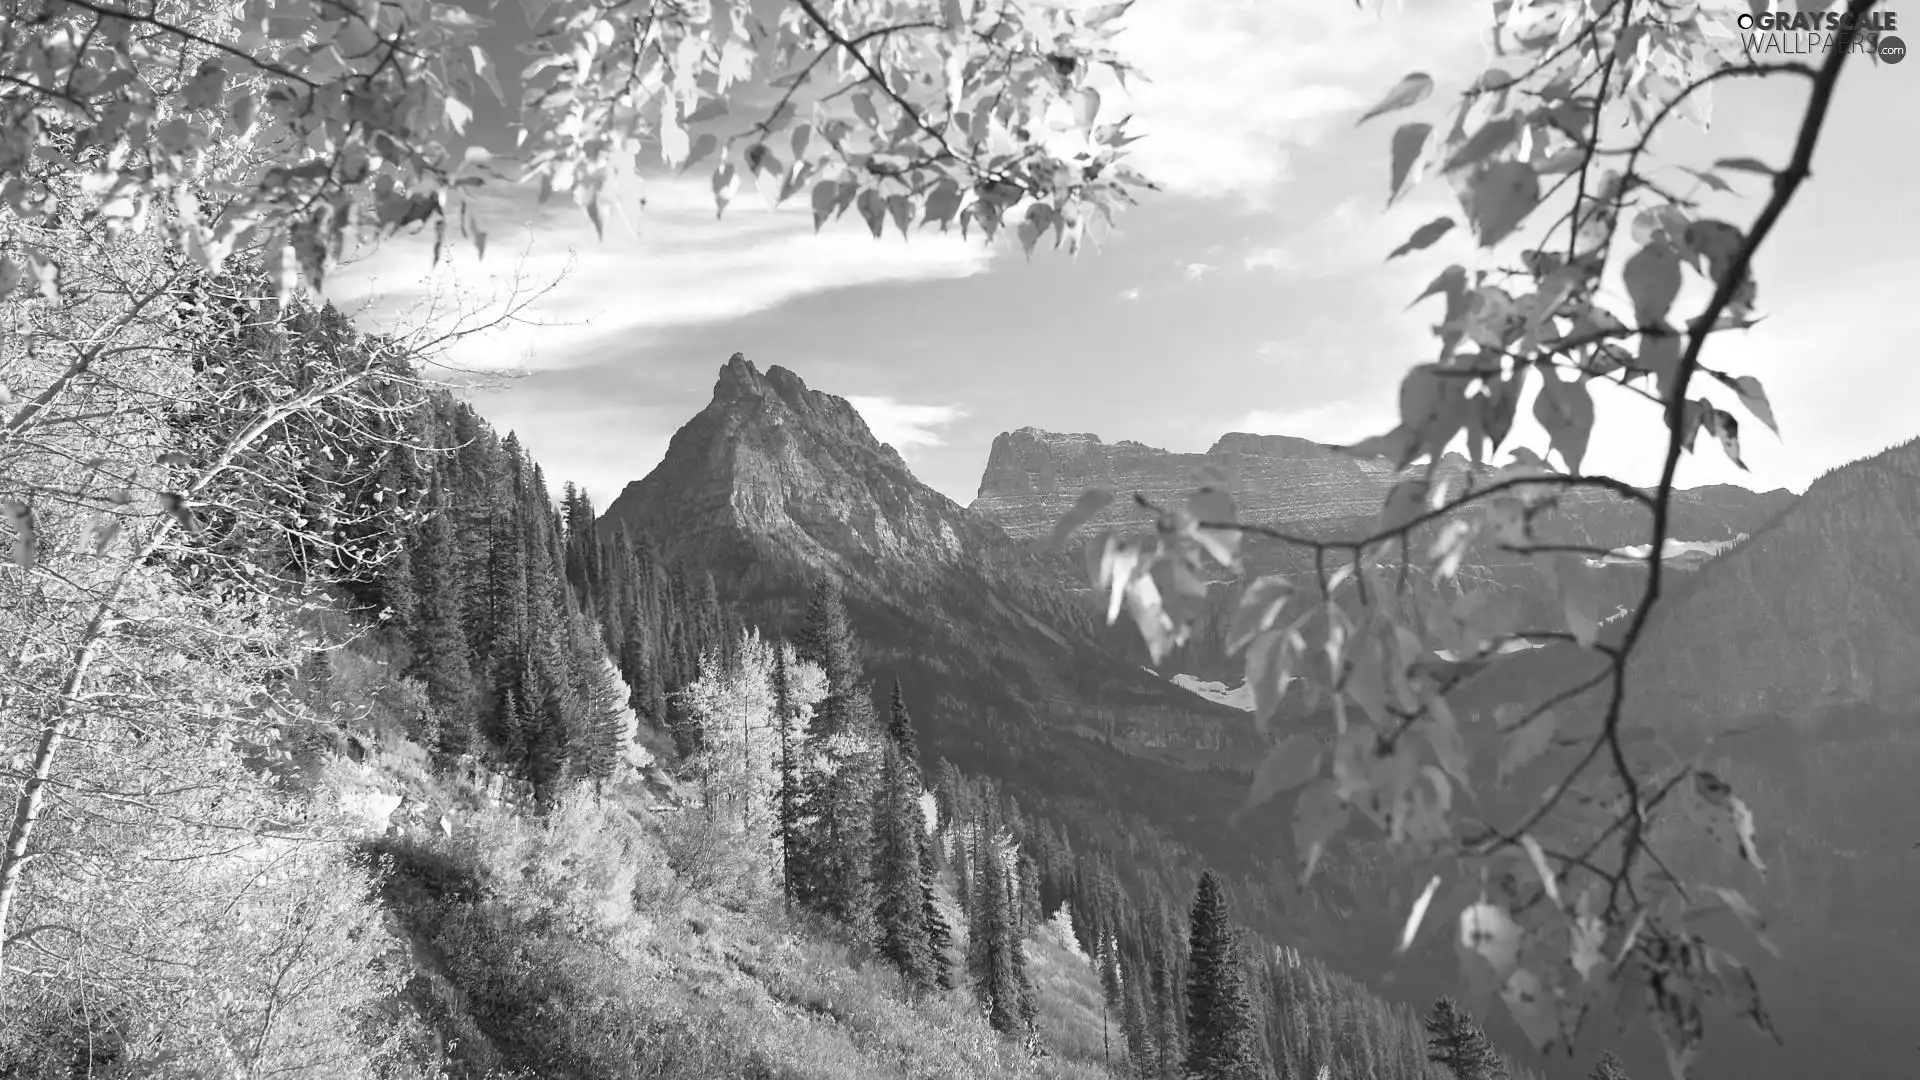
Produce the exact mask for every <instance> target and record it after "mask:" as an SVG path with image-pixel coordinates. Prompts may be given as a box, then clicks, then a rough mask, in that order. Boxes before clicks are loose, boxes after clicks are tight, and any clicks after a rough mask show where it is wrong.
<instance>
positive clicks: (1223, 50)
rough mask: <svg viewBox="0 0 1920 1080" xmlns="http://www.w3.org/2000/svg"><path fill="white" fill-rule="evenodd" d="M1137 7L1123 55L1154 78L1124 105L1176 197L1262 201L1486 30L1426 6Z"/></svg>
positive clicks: (1466, 59) (1167, 0)
mask: <svg viewBox="0 0 1920 1080" xmlns="http://www.w3.org/2000/svg"><path fill="white" fill-rule="evenodd" d="M1195 8H1196V5H1195V4H1194V2H1193V0H1140V2H1139V3H1137V4H1136V5H1135V6H1134V7H1133V8H1132V9H1131V10H1130V11H1129V12H1128V14H1127V18H1126V22H1125V27H1126V29H1125V32H1124V33H1123V34H1122V35H1121V36H1120V39H1119V44H1120V47H1121V48H1122V49H1124V50H1125V52H1126V55H1127V56H1128V58H1129V59H1131V60H1132V61H1133V62H1134V63H1135V64H1137V65H1138V66H1139V68H1140V70H1141V71H1142V73H1144V74H1145V75H1146V76H1147V78H1148V79H1149V80H1150V81H1148V82H1145V83H1129V89H1128V93H1127V95H1126V96H1125V97H1124V99H1123V103H1124V104H1125V105H1126V106H1128V107H1130V108H1132V109H1133V110H1134V111H1135V113H1136V115H1137V116H1138V118H1139V119H1138V122H1137V123H1136V124H1135V125H1134V127H1135V129H1137V130H1138V131H1139V132H1140V133H1141V134H1145V135H1148V136H1150V137H1149V138H1146V139H1144V140H1142V141H1141V142H1140V143H1139V144H1138V145H1137V146H1136V147H1135V149H1136V151H1137V153H1138V161H1139V164H1140V166H1141V167H1142V169H1144V170H1145V171H1146V172H1147V173H1148V174H1149V175H1151V176H1153V177H1154V178H1155V179H1157V180H1159V181H1161V182H1162V183H1164V184H1166V185H1167V186H1168V187H1169V188H1170V189H1171V190H1173V191H1175V192H1178V193H1180V194H1186V195H1198V196H1207V197H1217V196H1237V197H1241V198H1245V199H1249V200H1253V201H1261V200H1263V198H1264V197H1265V196H1266V195H1268V194H1270V193H1271V190H1272V188H1273V185H1274V182H1275V181H1276V180H1278V179H1279V178H1281V177H1282V176H1283V175H1284V174H1285V172H1286V171H1287V168H1288V166H1289V164H1290V161H1291V159H1292V157H1293V155H1294V153H1295V152H1296V151H1299V150H1301V149H1305V148H1309V147H1312V146H1314V145H1316V144H1317V143H1318V142H1320V140H1321V139H1322V137H1323V136H1324V135H1325V134H1326V133H1327V131H1328V130H1329V129H1330V127H1331V126H1333V125H1335V124H1339V123H1342V122H1346V123H1350V122H1351V117H1353V116H1355V115H1357V113H1358V112H1359V110H1361V109H1364V108H1365V107H1366V105H1367V104H1368V103H1369V102H1370V101H1371V100H1373V99H1375V98H1377V97H1378V96H1379V95H1380V94H1381V93H1383V92H1384V91H1385V90H1386V88H1387V87H1388V86H1390V85H1391V84H1392V82H1393V80H1394V79H1396V78H1398V77H1399V76H1400V74H1402V72H1401V71H1400V70H1398V69H1399V68H1401V67H1408V68H1411V67H1419V68H1423V69H1425V70H1430V71H1431V70H1436V69H1439V70H1446V69H1448V68H1449V67H1451V66H1458V64H1467V65H1470V64H1471V63H1473V62H1476V61H1477V60H1478V59H1479V58H1480V56H1482V55H1484V53H1483V50H1482V49H1481V48H1480V47H1479V45H1478V42H1479V36H1480V32H1479V26H1480V20H1477V19H1475V18H1470V17H1468V16H1467V15H1466V14H1465V13H1463V12H1461V11H1460V10H1459V9H1455V8H1450V7H1449V8H1446V9H1439V8H1437V7H1435V8H1430V7H1427V6H1424V5H1423V6H1421V7H1420V8H1419V9H1418V10H1400V11H1394V12H1389V13H1385V14H1378V15H1377V14H1372V13H1368V12H1362V11H1356V10H1354V9H1353V8H1351V7H1350V6H1349V5H1346V4H1329V3H1315V4H1276V3H1274V2H1273V0H1209V2H1208V3H1207V4H1206V5H1205V11H1204V16H1203V17H1201V18H1195V15H1196V13H1197V12H1196V10H1195Z"/></svg>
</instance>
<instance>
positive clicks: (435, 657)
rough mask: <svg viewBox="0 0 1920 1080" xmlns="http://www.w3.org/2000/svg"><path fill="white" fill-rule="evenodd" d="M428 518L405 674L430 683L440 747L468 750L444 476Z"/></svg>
mask: <svg viewBox="0 0 1920 1080" xmlns="http://www.w3.org/2000/svg"><path fill="white" fill-rule="evenodd" d="M425 511H426V515H427V517H426V520H425V521H423V522H422V523H421V525H420V532H419V539H418V552H417V554H416V556H415V557H414V559H413V572H414V589H413V591H414V596H415V598H416V607H415V612H416V614H415V616H414V617H413V618H412V619H411V620H410V622H411V625H412V629H413V633H412V645H413V662H412V663H411V664H409V665H408V667H407V671H406V674H408V675H411V676H413V677H415V678H417V679H419V680H420V681H421V682H422V683H425V684H426V687H427V698H428V700H430V701H432V702H433V705H434V708H435V710H436V711H437V713H438V715H439V717H440V749H441V751H442V752H443V753H446V754H449V755H458V754H463V753H465V752H466V751H467V749H468V747H469V746H471V745H472V742H473V720H472V716H473V706H474V697H475V693H474V682H473V667H472V661H471V656H470V652H469V649H468V646H467V634H466V628H465V626H464V625H463V624H464V618H463V614H464V613H463V611H462V609H461V604H460V582H459V578H458V577H457V574H458V572H459V567H458V566H457V565H456V563H455V553H454V544H453V541H454V534H453V520H452V512H451V509H450V506H449V503H448V500H447V494H446V490H445V489H444V488H443V487H442V486H441V484H440V480H439V477H437V476H436V477H434V478H433V479H432V480H431V481H430V483H429V486H428V489H427V499H426V506H425Z"/></svg>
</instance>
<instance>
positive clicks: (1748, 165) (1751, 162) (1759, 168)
mask: <svg viewBox="0 0 1920 1080" xmlns="http://www.w3.org/2000/svg"><path fill="white" fill-rule="evenodd" d="M1713 167H1714V168H1716V169H1732V170H1733V171H1735V172H1750V173H1759V174H1760V175H1761V176H1772V175H1774V169H1773V167H1772V166H1770V165H1768V164H1767V163H1766V162H1764V161H1759V160H1757V159H1755V158H1750V157H1735V158H1721V159H1720V160H1719V161H1716V162H1714V163H1713Z"/></svg>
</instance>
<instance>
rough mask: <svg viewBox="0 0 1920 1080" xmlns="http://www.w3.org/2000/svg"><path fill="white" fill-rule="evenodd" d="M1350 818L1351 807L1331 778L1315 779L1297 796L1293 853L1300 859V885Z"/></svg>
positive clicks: (1294, 813)
mask: <svg viewBox="0 0 1920 1080" xmlns="http://www.w3.org/2000/svg"><path fill="white" fill-rule="evenodd" d="M1352 817H1353V810H1352V808H1350V807H1349V806H1348V805H1347V803H1346V801H1345V800H1344V799H1342V798H1341V797H1340V790H1339V788H1338V786H1337V785H1336V784H1335V783H1334V781H1332V780H1331V779H1327V778H1322V779H1320V780H1316V781H1314V782H1313V783H1312V784H1311V785H1310V786H1308V787H1307V788H1306V789H1305V790H1303V791H1302V792H1301V793H1300V798H1299V799H1298V801H1296V802H1295V803H1294V804H1293V850H1294V853H1295V854H1296V855H1298V856H1299V858H1300V884H1301V885H1303V886H1304V885H1305V884H1306V883H1307V882H1308V881H1310V880H1312V878H1313V871H1314V868H1315V867H1316V866H1318V865H1319V864H1320V856H1321V855H1323V854H1325V853H1326V850H1327V844H1328V842H1329V841H1331V840H1332V839H1333V838H1334V837H1335V836H1337V835H1339V833H1340V830H1342V829H1344V828H1346V827H1347V822H1348V821H1350V820H1351V819H1352Z"/></svg>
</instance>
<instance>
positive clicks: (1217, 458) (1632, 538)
mask: <svg viewBox="0 0 1920 1080" xmlns="http://www.w3.org/2000/svg"><path fill="white" fill-rule="evenodd" d="M1468 467H1469V466H1468V463H1467V460H1466V458H1464V457H1462V456H1461V455H1459V454H1448V455H1447V456H1446V457H1445V458H1443V459H1442V460H1441V465H1440V469H1439V470H1438V473H1437V476H1438V477H1439V478H1441V479H1444V480H1447V481H1448V482H1451V483H1458V482H1459V480H1460V478H1461V477H1462V476H1463V475H1464V474H1465V473H1466V471H1467V469H1468ZM1202 468H1214V469H1221V470H1224V471H1225V472H1226V474H1227V475H1228V476H1229V477H1231V478H1232V479H1231V484H1230V488H1231V490H1232V492H1233V496H1234V505H1235V506H1236V507H1238V509H1239V512H1240V518H1241V520H1242V521H1257V522H1262V523H1265V524H1271V525H1281V524H1286V525H1294V526H1301V527H1304V528H1305V529H1306V531H1309V532H1324V531H1327V530H1330V529H1331V530H1338V531H1347V530H1349V529H1351V528H1359V527H1364V525H1365V524H1366V523H1368V522H1370V521H1371V520H1372V519H1373V518H1374V517H1375V516H1376V515H1377V514H1378V513H1379V511H1380V506H1381V503H1382V501H1383V500H1384V499H1385V498H1386V495H1387V492H1388V490H1389V489H1391V488H1392V487H1393V485H1394V483H1395V482H1396V481H1398V480H1399V479H1400V478H1401V476H1402V475H1415V474H1417V473H1418V472H1420V471H1421V469H1422V468H1424V467H1416V468H1415V469H1414V470H1412V471H1410V472H1408V473H1406V474H1401V473H1399V472H1396V471H1395V469H1394V468H1393V464H1392V463H1391V462H1389V461H1387V460H1386V459H1384V458H1380V459H1373V460H1363V459H1359V458H1354V457H1352V456H1349V455H1347V454H1344V453H1341V452H1340V451H1337V450H1333V449H1330V448H1328V447H1326V446H1323V445H1321V444H1319V443H1315V442H1310V441H1308V440H1306V439H1295V438H1290V437H1288V436H1284V435H1248V434H1244V433H1240V432H1235V433H1231V434H1227V435H1222V436H1221V437H1220V439H1219V441H1217V442H1215V443H1214V444H1213V447H1212V448H1211V449H1209V450H1208V451H1207V452H1206V453H1204V454H1176V453H1171V452H1169V451H1166V450H1162V449H1160V448H1158V447H1153V446H1147V445H1145V444H1144V443H1137V442H1131V441H1121V442H1117V443H1111V444H1109V443H1104V442H1101V441H1100V437H1099V436H1097V435H1088V434H1078V435H1063V434H1059V433H1056V432H1051V431H1041V430H1039V429H1038V428H1030V427H1029V428H1021V429H1020V430H1018V431H1012V432H1005V433H1002V434H1001V435H999V436H998V437H997V438H995V439H994V440H993V448H992V449H991V450H990V451H989V452H988V455H987V467H986V470H985V471H984V472H983V473H982V474H981V477H980V493H979V495H978V496H977V497H976V498H975V499H974V501H973V503H972V504H971V505H970V506H969V509H971V510H973V511H974V512H975V513H976V514H979V515H981V516H982V517H985V518H988V519H990V520H992V521H994V522H996V523H998V524H999V525H1000V526H1001V528H1003V529H1005V530H1006V531H1007V533H1008V534H1009V535H1010V536H1014V537H1017V538H1020V539H1029V540H1030V539H1036V538H1039V537H1044V536H1046V535H1047V534H1048V533H1050V532H1051V531H1052V529H1053V524H1054V522H1056V521H1058V520H1059V519H1060V516H1061V515H1062V514H1065V513H1066V512H1067V511H1068V510H1069V509H1071V508H1072V507H1073V503H1074V500H1075V499H1077V498H1079V496H1080V493H1081V492H1082V491H1084V490H1086V489H1087V488H1091V487H1103V488H1108V489H1110V490H1112V491H1114V492H1117V493H1120V494H1122V495H1127V494H1131V493H1133V492H1139V493H1140V494H1142V495H1145V496H1146V497H1147V498H1148V499H1150V500H1152V501H1154V502H1155V503H1157V504H1159V505H1162V506H1177V505H1181V504H1182V503H1183V502H1184V500H1185V498H1186V496H1187V493H1188V492H1190V491H1192V490H1193V485H1194V476H1195V474H1196V472H1197V471H1198V470H1200V469H1202ZM1792 502H1793V495H1792V494H1791V493H1790V492H1787V491H1786V490H1784V489H1780V490H1775V491H1769V492H1765V493H1755V492H1751V491H1748V490H1746V489H1745V488H1739V487H1733V486H1731V485H1717V486H1713V487H1704V488H1697V489H1694V490H1691V491H1684V492H1681V493H1679V495H1678V496H1677V498H1676V519H1675V523H1676V526H1677V527H1676V530H1675V533H1674V536H1675V539H1678V540H1686V541H1715V540H1728V539H1732V538H1734V537H1736V536H1739V535H1742V534H1747V533H1751V532H1752V531H1753V530H1754V529H1755V528H1757V527H1759V526H1760V525H1762V524H1764V523H1765V522H1766V521H1768V520H1770V519H1771V518H1773V517H1774V516H1776V515H1778V514H1779V512H1780V511H1781V510H1783V509H1785V508H1786V507H1787V506H1788V505H1790V504H1791V503H1792ZM1569 503H1570V509H1574V508H1577V510H1578V512H1576V513H1569V514H1563V515H1561V517H1562V519H1563V525H1562V528H1563V529H1564V530H1566V531H1565V539H1566V540H1567V541H1568V542H1580V543H1592V544H1603V545H1606V546H1624V545H1627V544H1632V543H1636V542H1639V541H1640V540H1644V533H1645V525H1646V522H1645V521H1644V515H1643V514H1642V513H1641V512H1640V511H1638V510H1637V509H1636V508H1634V507H1633V506H1631V505H1630V504H1627V503H1625V502H1623V501H1621V500H1619V499H1617V498H1613V497H1610V496H1605V495H1602V494H1598V493H1586V492H1581V493H1577V494H1576V495H1574V496H1573V497H1572V498H1571V499H1570V500H1569ZM1130 518H1137V519H1139V520H1141V521H1144V520H1145V514H1144V511H1141V510H1140V509H1138V508H1137V507H1136V506H1134V505H1133V504H1132V503H1131V502H1130V501H1128V500H1126V499H1125V498H1122V499H1118V500H1116V501H1115V502H1114V504H1113V505H1112V506H1110V507H1108V509H1107V510H1106V511H1105V512H1104V513H1103V514H1102V515H1101V516H1100V517H1098V518H1095V519H1094V523H1093V526H1092V527H1094V528H1099V527H1101V526H1104V525H1113V524H1119V523H1121V522H1124V521H1126V520H1128V519H1130Z"/></svg>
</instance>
